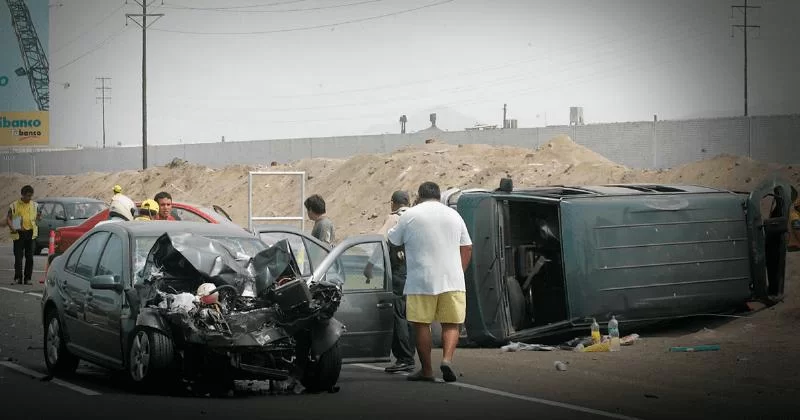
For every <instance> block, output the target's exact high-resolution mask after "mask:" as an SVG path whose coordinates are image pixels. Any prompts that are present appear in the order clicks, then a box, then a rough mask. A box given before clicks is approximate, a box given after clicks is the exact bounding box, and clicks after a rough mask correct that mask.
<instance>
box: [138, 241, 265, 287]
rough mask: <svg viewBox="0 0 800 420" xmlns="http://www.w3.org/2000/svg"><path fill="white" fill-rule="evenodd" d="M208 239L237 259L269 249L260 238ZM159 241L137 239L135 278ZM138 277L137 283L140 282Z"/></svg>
mask: <svg viewBox="0 0 800 420" xmlns="http://www.w3.org/2000/svg"><path fill="white" fill-rule="evenodd" d="M206 237H207V238H211V239H214V240H217V241H219V242H222V243H223V244H224V245H225V246H227V247H228V248H230V249H231V250H232V251H233V252H234V253H235V254H236V257H237V258H243V259H244V258H250V257H252V256H254V255H256V254H257V253H258V252H259V251H262V250H264V249H266V248H267V246H266V245H265V244H264V242H262V241H261V240H260V239H258V238H248V237H241V236H233V237H230V236H206ZM156 239H158V236H139V237H137V238H136V250H135V252H136V254H135V265H134V267H133V273H134V276H136V275H137V274H138V273H139V271H141V269H142V268H144V264H145V262H146V261H147V254H148V253H149V252H150V248H152V247H153V244H154V243H155V242H156ZM139 280H141V279H139V278H138V277H137V278H136V281H137V282H138V281H139Z"/></svg>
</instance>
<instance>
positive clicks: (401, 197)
mask: <svg viewBox="0 0 800 420" xmlns="http://www.w3.org/2000/svg"><path fill="white" fill-rule="evenodd" d="M392 202H393V203H397V204H409V203H410V202H411V200H410V199H409V198H408V193H407V192H405V191H395V192H394V193H393V194H392Z"/></svg>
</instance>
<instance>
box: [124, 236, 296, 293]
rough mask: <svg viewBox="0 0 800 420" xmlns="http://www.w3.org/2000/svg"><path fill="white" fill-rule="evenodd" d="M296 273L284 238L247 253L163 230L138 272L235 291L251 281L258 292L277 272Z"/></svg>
mask: <svg viewBox="0 0 800 420" xmlns="http://www.w3.org/2000/svg"><path fill="white" fill-rule="evenodd" d="M299 273H300V269H299V265H298V264H297V261H296V260H295V257H294V254H293V253H292V250H291V248H290V246H289V242H288V241H287V240H281V241H279V242H278V243H276V244H275V245H273V246H271V247H269V248H267V249H264V250H262V251H260V252H258V253H257V254H256V255H253V256H250V255H242V254H237V253H235V252H234V251H233V250H231V249H230V248H229V247H228V246H226V245H225V244H224V243H223V241H220V240H217V239H213V238H209V237H205V236H201V235H196V234H192V233H190V232H181V233H164V234H163V235H161V236H159V237H158V238H157V239H156V241H155V243H154V244H153V246H152V248H150V251H149V252H148V254H147V258H146V260H145V264H144V267H143V268H142V270H141V271H140V273H139V274H138V276H139V278H142V279H145V280H147V279H149V278H151V277H152V276H153V275H154V274H159V277H163V278H180V279H194V283H195V284H194V285H193V286H194V287H197V286H199V285H200V284H202V283H213V284H214V285H216V286H222V285H231V286H233V287H235V288H236V289H237V291H239V293H242V291H244V289H245V287H246V285H247V284H248V283H251V284H254V285H255V290H254V292H255V294H256V295H261V294H262V293H263V292H265V291H266V290H267V289H268V288H269V287H270V286H271V285H272V283H273V282H274V281H275V279H277V278H279V277H280V276H282V275H287V274H289V275H298V274H299ZM186 291H189V290H186Z"/></svg>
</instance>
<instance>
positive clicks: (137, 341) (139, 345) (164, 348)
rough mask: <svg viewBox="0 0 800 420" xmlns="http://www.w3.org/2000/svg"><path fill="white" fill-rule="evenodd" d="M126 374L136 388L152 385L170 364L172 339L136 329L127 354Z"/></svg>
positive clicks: (152, 331) (156, 332)
mask: <svg viewBox="0 0 800 420" xmlns="http://www.w3.org/2000/svg"><path fill="white" fill-rule="evenodd" d="M128 355H129V362H128V374H129V376H130V378H131V380H132V381H133V383H134V384H135V385H137V386H141V385H150V384H154V383H155V382H156V381H157V380H158V379H159V378H161V377H163V376H164V375H165V374H166V373H167V372H166V371H167V368H168V367H169V366H170V365H171V364H172V360H173V356H174V354H173V345H172V339H171V338H170V337H168V336H167V335H165V334H164V333H162V332H160V331H157V330H153V329H149V328H137V329H136V331H135V332H134V336H133V339H132V340H131V345H130V351H129V352H128Z"/></svg>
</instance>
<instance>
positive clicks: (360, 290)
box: [254, 225, 394, 363]
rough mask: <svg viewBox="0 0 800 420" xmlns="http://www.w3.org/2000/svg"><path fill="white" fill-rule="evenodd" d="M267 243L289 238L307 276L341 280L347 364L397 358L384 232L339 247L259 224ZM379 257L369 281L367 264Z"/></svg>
mask: <svg viewBox="0 0 800 420" xmlns="http://www.w3.org/2000/svg"><path fill="white" fill-rule="evenodd" d="M254 230H256V232H257V235H258V237H259V238H260V239H261V240H262V241H264V242H265V243H266V244H267V245H270V246H271V245H272V244H274V243H276V242H277V241H279V240H282V239H288V241H289V246H290V247H291V248H292V253H293V254H294V255H295V258H296V259H297V263H298V266H299V267H300V271H301V274H302V276H303V278H305V279H307V280H308V279H310V278H311V276H312V274H313V276H314V279H321V278H325V280H328V281H337V282H341V284H342V290H343V292H344V293H343V296H342V302H341V303H340V305H339V309H338V310H337V311H336V314H335V315H334V317H336V319H338V320H339V321H341V322H342V323H343V324H344V325H345V327H346V331H345V333H344V334H343V335H342V338H341V339H340V341H339V344H340V348H341V350H342V358H343V361H344V362H345V363H358V362H380V361H389V360H390V359H391V357H390V353H391V344H392V329H393V328H394V327H393V325H394V324H393V311H394V294H393V293H392V291H391V284H392V279H391V275H392V274H391V270H387V269H386V268H387V267H389V265H388V264H389V262H388V261H389V252H388V250H387V249H386V245H385V242H384V241H383V237H382V236H380V235H362V236H356V237H353V238H348V239H347V240H345V241H344V242H342V243H341V244H339V245H338V246H337V247H335V248H334V249H333V250H330V249H329V248H328V246H327V245H326V244H325V243H324V242H321V241H320V240H318V239H317V238H314V237H312V236H310V235H308V234H306V233H304V232H303V231H301V230H299V229H297V228H294V227H291V226H282V225H262V226H258V227H254ZM371 257H373V261H375V262H377V264H375V265H374V268H373V278H372V280H371V281H370V282H369V283H367V281H366V277H365V276H364V274H363V273H364V268H365V267H366V265H367V263H368V262H369V259H370V258H371Z"/></svg>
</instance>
